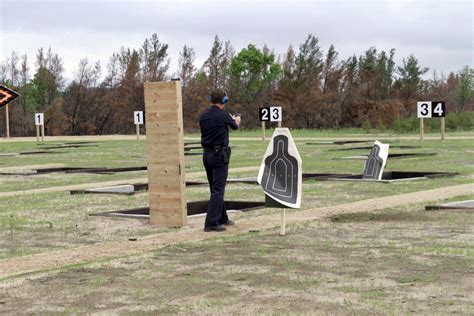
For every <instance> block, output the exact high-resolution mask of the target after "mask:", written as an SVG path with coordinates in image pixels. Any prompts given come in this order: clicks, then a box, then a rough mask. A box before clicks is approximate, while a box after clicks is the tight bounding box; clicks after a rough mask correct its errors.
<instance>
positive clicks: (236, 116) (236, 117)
mask: <svg viewBox="0 0 474 316" xmlns="http://www.w3.org/2000/svg"><path fill="white" fill-rule="evenodd" d="M232 118H233V119H234V121H235V122H236V123H237V125H238V126H240V120H241V117H240V115H232Z"/></svg>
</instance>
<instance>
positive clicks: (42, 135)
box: [41, 122, 44, 142]
mask: <svg viewBox="0 0 474 316" xmlns="http://www.w3.org/2000/svg"><path fill="white" fill-rule="evenodd" d="M41 141H42V142H44V122H43V124H42V125H41Z"/></svg>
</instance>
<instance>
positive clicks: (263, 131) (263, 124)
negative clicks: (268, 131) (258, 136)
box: [262, 121, 265, 141]
mask: <svg viewBox="0 0 474 316" xmlns="http://www.w3.org/2000/svg"><path fill="white" fill-rule="evenodd" d="M262 140H263V141H265V121H262Z"/></svg>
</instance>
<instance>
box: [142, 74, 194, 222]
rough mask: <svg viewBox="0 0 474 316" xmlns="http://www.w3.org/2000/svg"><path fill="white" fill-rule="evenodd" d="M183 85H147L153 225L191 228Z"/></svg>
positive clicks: (146, 102)
mask: <svg viewBox="0 0 474 316" xmlns="http://www.w3.org/2000/svg"><path fill="white" fill-rule="evenodd" d="M182 106H183V105H182V97H181V82H180V81H170V82H146V83H145V120H146V126H147V152H148V186H149V193H148V198H149V204H150V223H151V224H155V225H160V226H165V227H183V226H186V225H187V209H186V187H185V160H184V143H183V108H182Z"/></svg>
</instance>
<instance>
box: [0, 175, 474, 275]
mask: <svg viewBox="0 0 474 316" xmlns="http://www.w3.org/2000/svg"><path fill="white" fill-rule="evenodd" d="M473 192H474V183H470V184H463V185H455V186H449V187H444V188H438V189H432V190H427V191H419V192H412V193H406V194H400V195H394V196H387V197H379V198H374V199H367V200H362V201H357V202H352V203H346V204H341V205H336V206H331V207H324V208H315V209H306V210H301V211H297V212H292V213H289V214H288V216H287V223H289V224H292V223H304V222H307V221H314V220H321V219H324V218H326V217H328V216H331V215H336V214H342V213H355V212H370V211H374V210H378V209H385V208H393V207H398V206H403V205H409V204H414V203H423V202H434V201H437V200H441V199H446V198H451V197H454V196H458V195H467V194H472V193H473ZM203 220H204V217H197V218H191V219H190V220H189V225H188V226H187V227H184V228H181V229H176V230H174V231H172V232H167V233H161V234H155V235H150V236H147V237H143V238H139V239H138V240H137V241H128V240H125V241H115V242H105V243H99V244H95V245H90V246H83V247H78V248H73V249H67V250H60V251H54V252H49V253H42V254H36V255H28V256H22V257H16V258H10V259H5V260H0V279H2V278H8V277H12V276H16V275H21V274H25V273H32V272H41V271H49V270H54V269H58V268H62V267H65V266H68V265H73V264H79V263H87V262H91V261H95V260H104V259H111V258H115V257H123V256H129V255H134V254H139V253H143V252H147V251H152V250H157V249H160V248H163V247H166V246H168V245H172V244H177V243H183V242H195V241H200V240H204V239H208V238H213V237H216V236H224V235H236V234H241V233H245V232H248V231H249V230H252V229H258V230H265V229H271V228H274V227H278V226H279V223H280V218H279V216H276V215H274V214H273V215H261V216H257V217H254V218H246V219H241V220H239V221H238V222H237V223H236V225H235V226H233V227H230V228H229V229H228V230H227V232H225V233H221V234H215V233H204V232H203V231H202V226H203Z"/></svg>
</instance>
